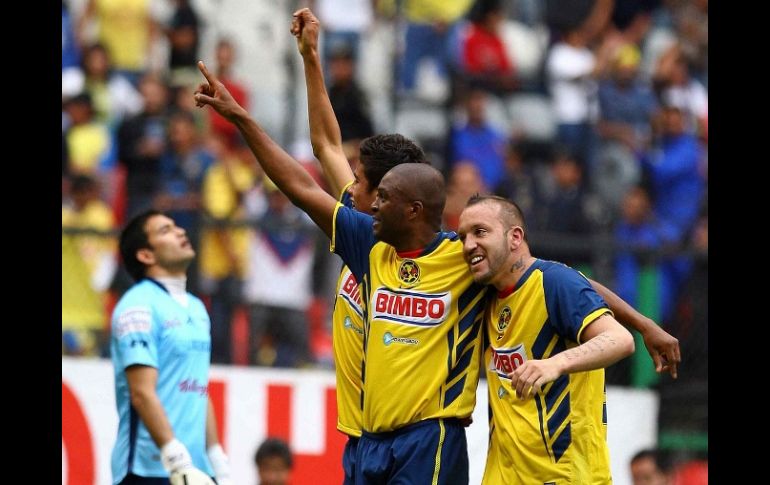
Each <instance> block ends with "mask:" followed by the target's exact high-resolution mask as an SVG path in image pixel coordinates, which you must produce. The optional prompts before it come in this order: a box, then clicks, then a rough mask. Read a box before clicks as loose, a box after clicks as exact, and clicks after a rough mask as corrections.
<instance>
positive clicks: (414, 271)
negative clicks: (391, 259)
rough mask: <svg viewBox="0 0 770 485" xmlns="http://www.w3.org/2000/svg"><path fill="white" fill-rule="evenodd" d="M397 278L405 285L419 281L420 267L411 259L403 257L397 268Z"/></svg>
mask: <svg viewBox="0 0 770 485" xmlns="http://www.w3.org/2000/svg"><path fill="white" fill-rule="evenodd" d="M398 278H399V279H400V280H401V281H402V282H404V283H406V284H407V285H414V284H416V283H417V282H418V281H420V267H419V266H417V263H415V262H414V261H412V260H411V259H405V260H404V262H403V263H401V266H400V267H399V268H398Z"/></svg>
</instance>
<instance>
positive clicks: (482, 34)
mask: <svg viewBox="0 0 770 485" xmlns="http://www.w3.org/2000/svg"><path fill="white" fill-rule="evenodd" d="M469 17H470V20H471V24H470V26H469V27H468V29H467V30H466V32H465V37H464V39H463V40H462V46H461V49H462V62H461V68H462V72H463V74H464V75H465V76H466V77H467V78H469V79H471V80H473V81H475V82H477V83H480V85H482V86H483V87H484V88H485V89H487V90H489V91H492V92H495V93H507V92H510V91H512V90H513V89H514V88H516V87H517V85H518V82H517V78H516V71H515V69H514V65H513V62H512V61H511V59H509V57H508V51H507V50H506V47H505V44H504V43H503V39H502V37H501V30H502V26H503V22H505V11H504V10H503V5H502V2H501V1H500V0H477V2H476V4H475V5H474V7H473V9H471V13H470V16H469Z"/></svg>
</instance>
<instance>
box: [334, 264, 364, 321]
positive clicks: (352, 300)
mask: <svg viewBox="0 0 770 485" xmlns="http://www.w3.org/2000/svg"><path fill="white" fill-rule="evenodd" d="M338 295H339V296H340V297H342V299H343V300H345V301H346V302H347V303H348V305H349V306H350V308H352V309H353V311H354V312H356V313H357V314H359V315H361V316H363V314H364V312H363V310H362V309H361V292H360V291H359V288H358V281H356V277H355V276H353V273H351V272H350V270H348V271H346V272H345V275H344V276H343V277H342V284H341V285H340V289H339V293H338Z"/></svg>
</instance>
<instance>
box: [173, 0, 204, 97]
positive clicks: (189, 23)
mask: <svg viewBox="0 0 770 485" xmlns="http://www.w3.org/2000/svg"><path fill="white" fill-rule="evenodd" d="M166 35H167V36H168V39H169V42H170V44H171V52H170V55H169V60H168V67H169V70H170V71H171V85H172V86H175V87H176V86H184V85H187V86H197V84H198V82H199V78H200V72H199V71H198V67H197V63H198V60H199V56H198V45H199V43H200V21H199V20H198V14H197V13H196V12H195V9H194V8H193V7H192V5H190V0H174V12H173V14H172V15H171V20H170V22H169V25H168V28H167V29H166Z"/></svg>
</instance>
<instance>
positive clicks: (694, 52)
mask: <svg viewBox="0 0 770 485" xmlns="http://www.w3.org/2000/svg"><path fill="white" fill-rule="evenodd" d="M668 3H669V4H670V6H671V7H673V8H672V10H673V20H674V24H675V27H676V33H677V37H678V41H679V46H680V48H681V52H682V55H683V56H684V58H685V59H686V60H687V65H688V66H689V68H690V72H691V73H692V75H693V76H694V77H695V78H696V79H697V80H698V81H699V82H701V83H702V84H703V85H704V86H706V87H708V59H709V2H708V0H688V1H676V2H668Z"/></svg>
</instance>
